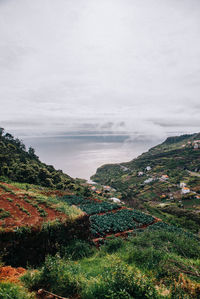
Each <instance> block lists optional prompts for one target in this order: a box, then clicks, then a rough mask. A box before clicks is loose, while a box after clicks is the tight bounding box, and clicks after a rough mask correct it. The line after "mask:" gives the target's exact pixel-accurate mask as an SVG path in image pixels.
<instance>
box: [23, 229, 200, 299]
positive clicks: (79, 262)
mask: <svg viewBox="0 0 200 299" xmlns="http://www.w3.org/2000/svg"><path fill="white" fill-rule="evenodd" d="M199 269H200V244H199V242H198V241H196V240H194V239H191V238H188V237H186V236H178V237H177V235H176V234H175V233H171V232H162V231H156V232H148V231H147V232H143V233H138V234H137V235H136V236H134V237H129V238H128V239H127V240H126V241H123V240H122V239H119V238H114V239H113V238H111V239H110V240H109V241H106V243H105V244H104V245H103V246H102V247H101V248H100V250H97V249H95V248H94V247H91V245H90V244H88V243H86V242H81V241H78V240H77V241H74V242H73V243H72V244H70V245H69V246H67V247H65V248H62V250H61V251H60V252H59V253H58V254H57V255H56V256H54V257H52V256H48V257H47V258H46V261H45V263H44V265H43V266H42V267H41V268H39V269H38V271H36V272H35V271H32V270H30V271H28V272H27V273H26V274H25V275H24V276H23V277H22V281H23V283H24V285H25V286H26V287H27V288H29V290H37V289H39V288H44V289H46V290H49V291H52V292H54V293H56V294H58V295H61V296H65V297H68V296H74V295H77V294H79V295H80V297H81V298H83V299H86V298H87V299H94V298H95V299H98V298H99V299H100V298H152V299H154V298H155V299H157V298H170V299H172V298H185V299H186V298H199V296H200V273H199Z"/></svg>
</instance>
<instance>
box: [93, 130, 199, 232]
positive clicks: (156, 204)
mask: <svg viewBox="0 0 200 299" xmlns="http://www.w3.org/2000/svg"><path fill="white" fill-rule="evenodd" d="M199 139H200V134H199V133H198V134H191V135H182V136H178V137H170V138H167V139H166V140H165V141H164V142H163V143H162V144H160V145H158V146H155V147H153V148H151V149H150V150H149V151H148V152H146V153H143V154H142V155H140V156H139V157H138V158H136V159H134V160H132V161H130V162H127V163H120V164H110V165H103V166H101V167H100V168H98V169H97V172H96V174H95V175H93V176H92V177H91V179H92V180H93V181H96V182H98V183H101V184H104V185H110V186H111V187H113V188H115V189H116V190H117V191H120V192H121V195H122V199H123V200H125V201H126V203H128V204H129V205H130V206H134V207H139V208H142V209H147V210H148V211H150V212H153V213H156V215H157V216H158V217H161V218H163V217H164V219H165V220H169V221H172V222H173V221H174V218H171V216H169V215H168V214H170V215H174V217H175V219H176V220H177V221H178V222H180V224H181V225H184V227H186V228H189V229H192V230H193V231H196V232H198V229H199V224H200V214H199V211H200V141H199ZM163 212H164V214H163ZM167 216H169V217H167ZM179 216H180V217H179ZM184 217H185V218H186V220H188V221H186V222H187V223H184ZM177 218H179V219H177ZM181 218H182V219H181Z"/></svg>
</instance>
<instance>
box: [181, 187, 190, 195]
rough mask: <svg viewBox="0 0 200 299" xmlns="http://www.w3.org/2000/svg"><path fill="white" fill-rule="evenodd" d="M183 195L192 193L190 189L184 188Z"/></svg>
mask: <svg viewBox="0 0 200 299" xmlns="http://www.w3.org/2000/svg"><path fill="white" fill-rule="evenodd" d="M181 193H182V194H187V193H190V188H187V187H183V188H182V190H181Z"/></svg>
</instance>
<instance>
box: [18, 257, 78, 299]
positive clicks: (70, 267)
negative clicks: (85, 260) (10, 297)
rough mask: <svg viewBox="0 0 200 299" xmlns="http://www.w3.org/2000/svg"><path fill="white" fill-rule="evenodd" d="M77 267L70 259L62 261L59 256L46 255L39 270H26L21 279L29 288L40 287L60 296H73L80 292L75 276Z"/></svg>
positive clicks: (35, 288)
mask: <svg viewBox="0 0 200 299" xmlns="http://www.w3.org/2000/svg"><path fill="white" fill-rule="evenodd" d="M78 270H79V267H78V266H76V265H74V264H72V263H71V262H70V261H63V260H61V259H60V257H59V256H56V257H51V256H48V257H47V258H46V260H45V263H44V266H43V267H42V268H41V269H40V271H39V272H37V273H35V274H31V272H27V273H26V274H25V275H24V276H23V277H21V280H22V281H23V282H24V283H25V285H26V286H27V287H29V288H30V289H31V290H37V289H40V288H44V289H48V290H49V291H50V292H53V293H56V294H58V295H60V296H73V295H75V294H78V293H79V292H80V286H79V283H78V281H77V280H76V278H75V274H77V272H78Z"/></svg>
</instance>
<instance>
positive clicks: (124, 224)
mask: <svg viewBox="0 0 200 299" xmlns="http://www.w3.org/2000/svg"><path fill="white" fill-rule="evenodd" d="M90 223H91V233H92V235H93V236H94V237H103V236H105V235H106V234H108V233H117V232H123V231H127V230H130V229H134V228H137V227H138V223H136V222H135V221H134V219H133V211H132V210H126V209H123V210H120V211H117V212H116V213H107V214H104V215H93V216H90Z"/></svg>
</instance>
